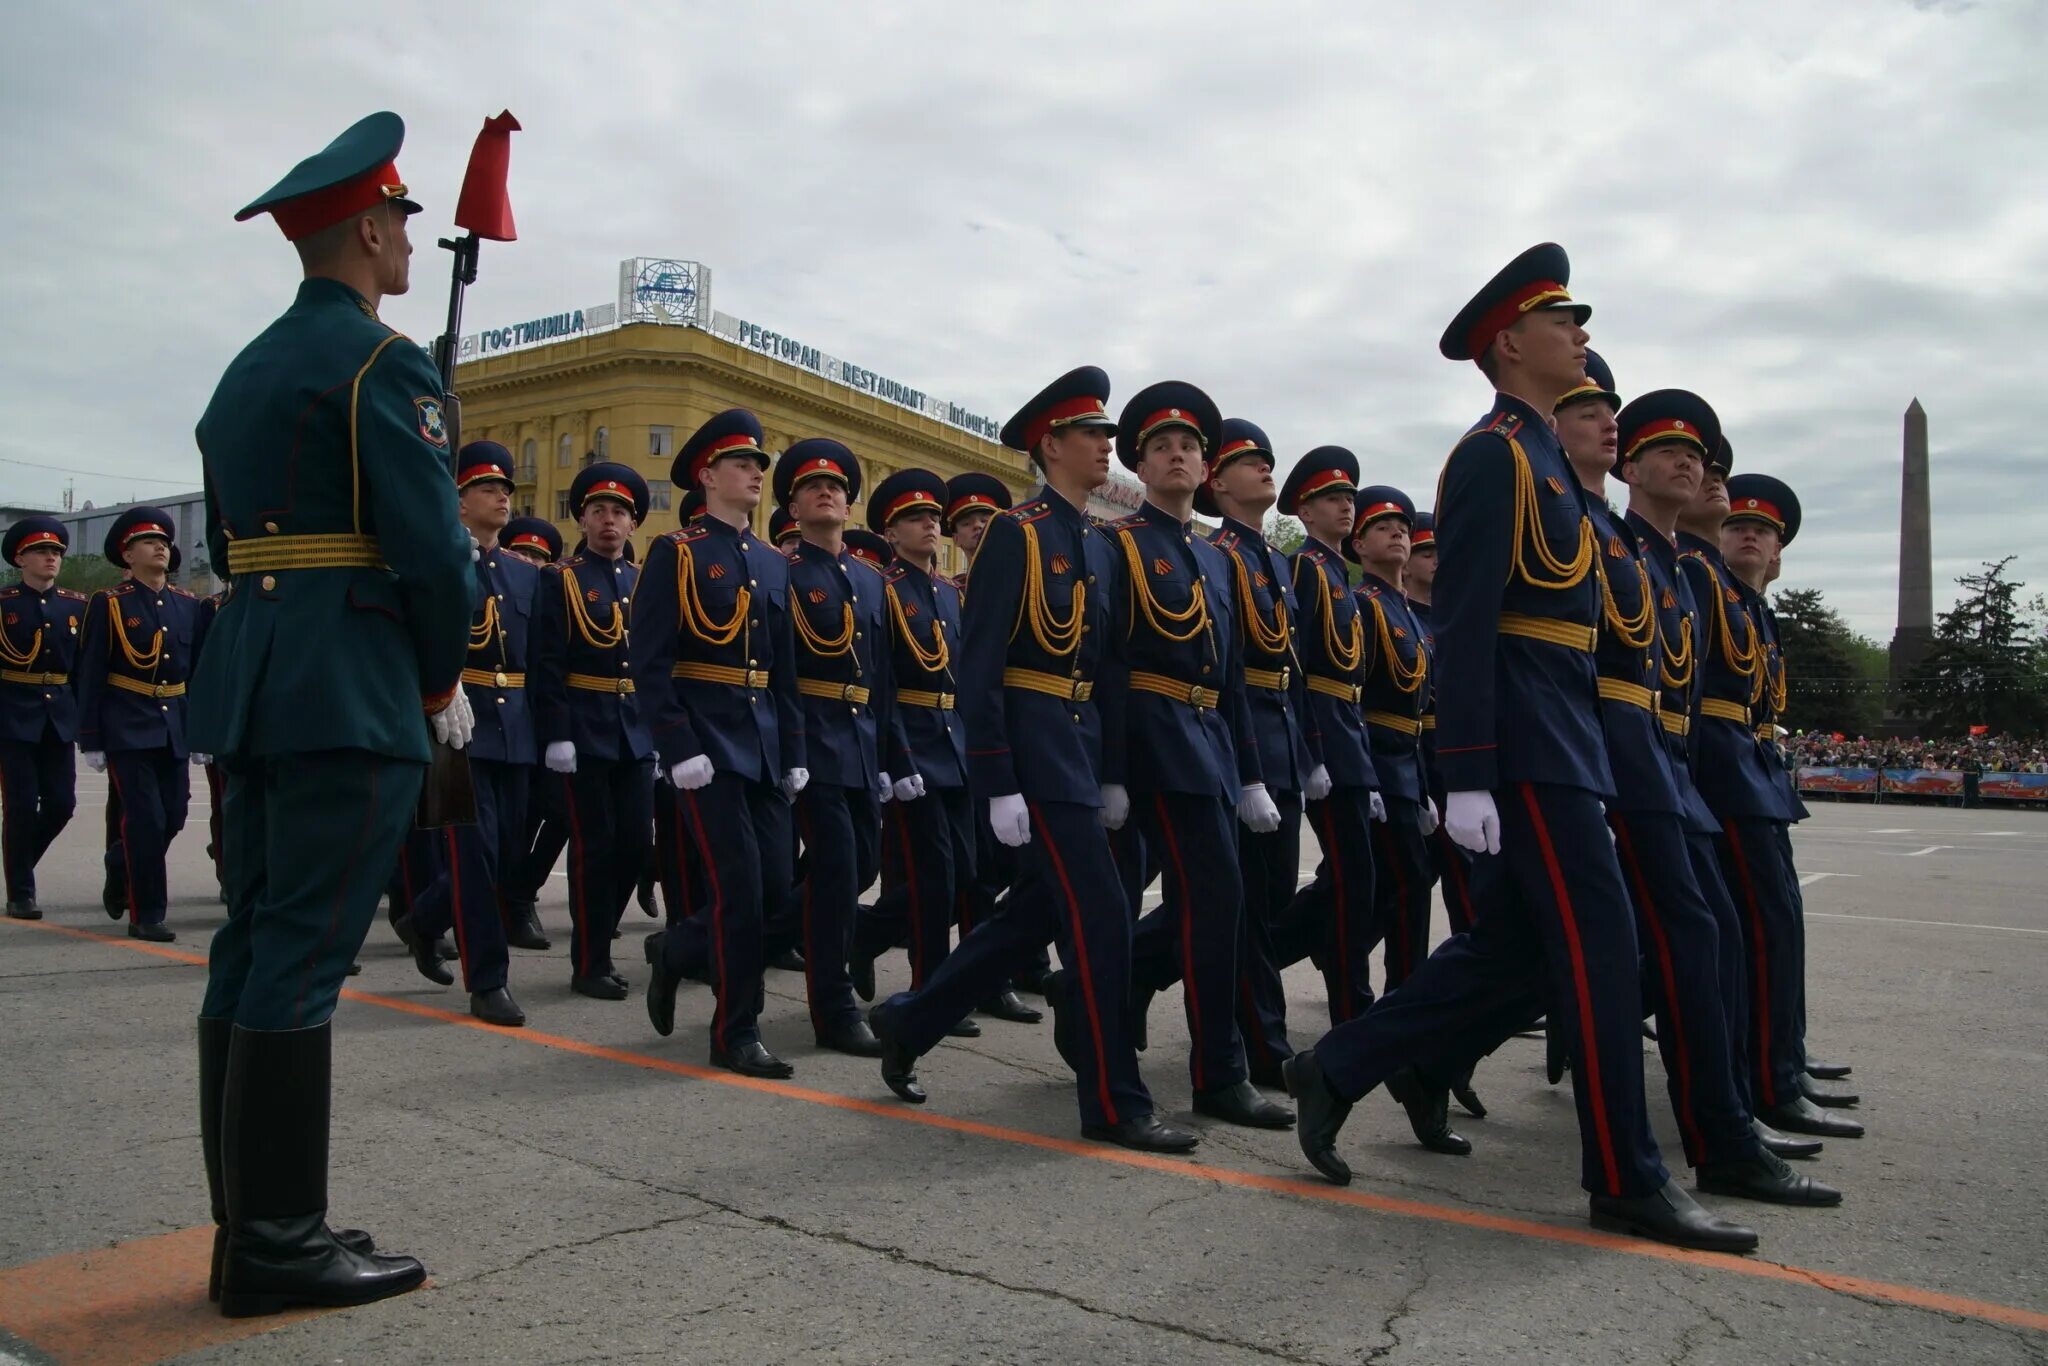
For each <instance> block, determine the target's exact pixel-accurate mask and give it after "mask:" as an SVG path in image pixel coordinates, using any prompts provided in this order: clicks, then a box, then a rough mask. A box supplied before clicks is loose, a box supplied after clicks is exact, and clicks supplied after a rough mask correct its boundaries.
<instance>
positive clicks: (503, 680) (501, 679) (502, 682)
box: [491, 669, 512, 688]
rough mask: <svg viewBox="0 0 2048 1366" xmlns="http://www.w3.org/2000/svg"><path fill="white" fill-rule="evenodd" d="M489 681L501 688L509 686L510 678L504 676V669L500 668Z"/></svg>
mask: <svg viewBox="0 0 2048 1366" xmlns="http://www.w3.org/2000/svg"><path fill="white" fill-rule="evenodd" d="M491 681H492V682H493V683H496V684H497V685H498V686H499V687H501V688H503V687H508V686H510V684H511V681H512V680H510V679H509V678H507V677H505V671H504V670H503V669H500V670H498V672H497V673H496V675H494V676H493V677H492V679H491Z"/></svg>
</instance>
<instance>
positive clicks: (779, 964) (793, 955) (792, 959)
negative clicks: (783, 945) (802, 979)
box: [768, 949, 804, 972]
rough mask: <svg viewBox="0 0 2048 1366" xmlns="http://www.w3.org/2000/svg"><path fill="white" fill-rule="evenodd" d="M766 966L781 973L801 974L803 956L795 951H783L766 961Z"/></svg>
mask: <svg viewBox="0 0 2048 1366" xmlns="http://www.w3.org/2000/svg"><path fill="white" fill-rule="evenodd" d="M768 966H769V967H771V968H775V969H777V970H778V971H781V972H802V971H803V970H804V956H803V955H802V954H801V953H799V952H797V951H796V950H795V949H784V950H783V951H782V952H781V953H778V954H776V955H775V956H774V957H773V958H771V959H769V960H768Z"/></svg>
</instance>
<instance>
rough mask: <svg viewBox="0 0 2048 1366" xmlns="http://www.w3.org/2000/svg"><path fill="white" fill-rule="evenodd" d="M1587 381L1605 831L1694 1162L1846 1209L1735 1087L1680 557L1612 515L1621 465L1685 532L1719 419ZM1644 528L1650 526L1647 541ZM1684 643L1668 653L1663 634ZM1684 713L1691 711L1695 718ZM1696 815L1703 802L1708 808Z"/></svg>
mask: <svg viewBox="0 0 2048 1366" xmlns="http://www.w3.org/2000/svg"><path fill="white" fill-rule="evenodd" d="M1586 371H1587V382H1586V383H1585V384H1584V385H1581V386H1580V387H1579V388H1577V389H1573V390H1568V391H1567V392H1566V393H1565V395H1564V396H1563V398H1562V399H1561V400H1560V401H1559V403H1558V406H1557V419H1556V420H1557V434H1558V440H1559V443H1560V444H1561V445H1562V446H1563V447H1564V450H1565V455H1566V456H1567V458H1569V459H1570V461H1571V463H1572V469H1573V471H1574V472H1575V473H1576V474H1577V475H1578V478H1579V482H1580V485H1581V486H1582V487H1584V488H1585V489H1586V490H1587V492H1588V493H1589V494H1591V495H1592V497H1590V498H1589V499H1588V500H1587V505H1588V507H1589V509H1590V511H1591V513H1592V518H1593V530H1594V535H1595V536H1596V537H1597V538H1598V539H1599V544H1600V558H1599V559H1598V560H1597V561H1596V564H1597V566H1598V568H1597V570H1596V573H1597V574H1598V577H1599V579H1600V596H1601V621H1600V627H1599V630H1600V641H1599V644H1598V646H1597V647H1596V649H1595V653H1594V663H1595V666H1596V667H1597V668H1598V670H1599V673H1600V680H1599V685H1598V686H1599V690H1600V722H1601V730H1602V735H1603V738H1604V739H1605V741H1606V745H1607V760H1608V764H1609V767H1610V768H1611V769H1612V771H1613V774H1614V789H1615V791H1614V795H1613V796H1612V797H1610V798H1609V799H1608V802H1607V808H1608V809H1607V823H1608V825H1609V827H1610V828H1611V829H1612V830H1613V831H1614V835H1615V852H1616V853H1617V854H1618V855H1619V856H1620V859H1621V866H1622V872H1623V875H1624V878H1625V880H1626V882H1627V884H1628V889H1629V895H1630V899H1631V900H1632V901H1633V902H1634V905H1635V912H1636V927H1637V932H1638V939H1639V942H1640V943H1641V945H1642V950H1643V956H1644V960H1645V972H1644V978H1645V981H1646V982H1647V984H1648V993H1647V994H1648V996H1649V999H1650V1003H1651V1004H1652V1005H1653V1006H1654V1008H1655V1010H1656V1013H1657V1043H1658V1050H1659V1051H1660V1052H1661V1053H1662V1054H1663V1057H1664V1072H1665V1079H1666V1082H1667V1084H1668V1087H1669V1090H1670V1096H1671V1108H1672V1111H1673V1113H1674V1114H1675V1115H1676V1116H1677V1118H1678V1128H1679V1135H1680V1139H1681V1141H1682V1143H1683V1145H1684V1148H1685V1156H1686V1162H1687V1163H1688V1165H1690V1166H1691V1167H1693V1168H1694V1169H1695V1171H1696V1173H1697V1180H1698V1184H1699V1188H1700V1189H1701V1190H1704V1191H1711V1192H1714V1193H1716V1194H1721V1195H1735V1196H1743V1197H1747V1198H1751V1199H1757V1200H1767V1201H1771V1202H1773V1203H1778V1204H1807V1205H1832V1204H1839V1203H1840V1202H1841V1198H1842V1197H1841V1193H1840V1192H1839V1191H1836V1190H1834V1189H1832V1188H1830V1187H1828V1186H1824V1185H1822V1184H1820V1183H1819V1182H1816V1181H1814V1180H1812V1179H1811V1178H1809V1177H1804V1176H1796V1175H1794V1174H1793V1172H1792V1169H1791V1168H1789V1167H1787V1166H1786V1165H1785V1163H1784V1161H1783V1160H1782V1159H1781V1158H1779V1157H1778V1156H1776V1155H1775V1154H1772V1153H1769V1152H1767V1151H1765V1149H1764V1148H1763V1146H1762V1144H1761V1142H1760V1141H1759V1138H1758V1135H1757V1134H1756V1132H1755V1130H1754V1129H1753V1128H1752V1126H1751V1122H1750V1113H1749V1103H1748V1101H1747V1099H1746V1098H1745V1096H1744V1094H1743V1091H1742V1088H1741V1087H1740V1086H1739V1085H1738V1084H1737V1081H1736V1077H1735V1068H1736V1065H1737V1062H1738V1058H1737V1054H1736V1050H1735V1048H1734V1046H1733V1045H1732V1044H1731V1042H1730V1040H1729V1033H1728V1026H1729V1012H1728V1004H1727V993H1728V990H1729V987H1730V985H1731V981H1732V980H1733V979H1735V974H1736V969H1737V968H1738V966H1739V963H1740V960H1741V955H1740V953H1739V951H1738V950H1737V948H1736V944H1737V943H1738V942H1739V934H1740V931H1739V928H1738V926H1737V924H1736V921H1735V917H1734V914H1733V908H1732V907H1729V906H1727V905H1726V904H1725V902H1723V903H1721V904H1719V905H1717V904H1716V902H1715V900H1714V899H1712V898H1710V897H1709V895H1708V894H1707V892H1706V891H1705V890H1704V889H1703V888H1702V887H1701V885H1700V883H1699V880H1698V878H1697V877H1696V876H1695V875H1694V873H1693V867H1692V861H1691V857H1690V854H1689V852H1688V849H1687V837H1686V826H1687V820H1688V806H1687V800H1686V797H1687V793H1686V790H1685V789H1689V788H1690V786H1691V784H1690V781H1689V779H1688V780H1686V781H1685V782H1684V783H1683V784H1682V785H1681V780H1680V779H1679V776H1678V773H1679V771H1680V770H1682V768H1683V767H1684V766H1683V764H1682V763H1680V764H1678V765H1674V764H1673V762H1672V759H1671V755H1670V750H1669V748H1668V747H1667V745H1666V743H1665V741H1666V739H1667V733H1666V731H1665V729H1664V725H1663V721H1662V716H1663V698H1664V690H1665V687H1666V686H1667V684H1666V680H1667V678H1670V679H1677V678H1679V677H1680V676H1681V675H1683V674H1684V673H1685V672H1687V669H1688V666H1689V665H1690V659H1689V658H1687V656H1688V654H1689V644H1690V636H1689V635H1688V634H1686V633H1685V632H1686V627H1685V626H1684V625H1683V624H1681V623H1683V621H1684V614H1683V604H1682V603H1681V601H1680V599H1679V597H1678V587H1677V579H1676V574H1677V559H1676V548H1675V547H1674V546H1673V545H1672V543H1671V541H1670V540H1669V538H1668V536H1667V535H1666V534H1665V533H1663V532H1659V531H1656V530H1655V529H1654V527H1652V525H1651V524H1650V523H1649V522H1647V521H1645V520H1643V519H1642V518H1641V517H1637V518H1636V519H1635V520H1633V521H1630V520H1627V519H1624V518H1622V517H1618V516H1616V515H1615V514H1614V513H1613V512H1612V511H1611V510H1610V509H1609V506H1608V503H1607V472H1608V470H1609V469H1610V468H1613V467H1614V466H1615V463H1616V453H1617V451H1618V452H1619V455H1620V469H1621V470H1622V477H1623V479H1624V480H1625V481H1626V482H1627V483H1628V484H1629V486H1630V489H1631V495H1632V501H1634V500H1635V499H1634V495H1635V493H1636V490H1637V487H1638V486H1640V493H1641V498H1640V501H1642V502H1643V504H1644V506H1645V507H1646V508H1656V509H1661V510H1662V513H1663V515H1664V516H1666V517H1668V518H1669V519H1673V520H1675V518H1676V517H1677V514H1678V511H1679V509H1680V508H1682V507H1683V506H1684V505H1685V504H1686V502H1687V501H1689V500H1690V498H1691V495H1692V492H1693V490H1694V489H1695V488H1696V487H1697V486H1698V483H1699V478H1700V476H1701V474H1702V473H1703V471H1704V461H1705V456H1706V453H1707V452H1708V451H1709V450H1711V449H1713V448H1714V447H1715V445H1716V444H1718V442H1719V437H1720V421H1719V419H1718V418H1717V417H1716V416H1715V415H1714V411H1713V409H1712V408H1710V407H1708V406H1707V404H1706V402H1705V401H1704V400H1702V399H1700V398H1699V397H1698V396H1697V395H1694V394H1691V393H1688V392H1686V391H1684V390H1681V389H1660V390H1656V391H1654V392H1652V393H1648V394H1644V395H1642V396H1641V397H1639V398H1637V399H1636V400H1635V401H1634V402H1632V403H1630V404H1629V406H1628V407H1627V408H1625V409H1620V415H1619V419H1618V420H1617V417H1616V410H1617V409H1619V408H1620V399H1619V398H1618V397H1617V396H1616V395H1615V392H1614V387H1613V385H1614V381H1613V378H1612V377H1611V375H1610V374H1609V373H1608V370H1607V366H1606V364H1605V363H1604V362H1602V361H1601V360H1600V358H1599V357H1598V356H1597V355H1595V354H1594V353H1592V352H1591V351H1588V352H1587V353H1586ZM1639 528H1649V529H1650V535H1649V536H1648V537H1647V538H1644V537H1643V536H1642V535H1641V534H1640V532H1639ZM1667 621H1669V622H1671V623H1673V624H1674V626H1675V629H1676V633H1675V634H1674V635H1673V636H1672V637H1670V638H1668V639H1667V637H1666V636H1665V623H1666V622H1667ZM1681 714H1682V713H1681ZM1694 801H1695V802H1696V801H1697V797H1696V796H1695V797H1694Z"/></svg>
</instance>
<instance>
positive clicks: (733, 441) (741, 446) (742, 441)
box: [690, 432, 768, 478]
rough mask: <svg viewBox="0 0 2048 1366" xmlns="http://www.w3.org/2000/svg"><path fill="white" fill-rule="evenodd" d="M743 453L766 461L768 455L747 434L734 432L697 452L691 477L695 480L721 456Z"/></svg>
mask: <svg viewBox="0 0 2048 1366" xmlns="http://www.w3.org/2000/svg"><path fill="white" fill-rule="evenodd" d="M741 452H745V453H747V454H750V455H758V456H760V457H762V458H763V459H766V458H767V455H768V453H767V452H766V451H764V450H762V449H761V443H760V442H758V441H756V440H754V438H753V437H751V436H749V435H748V434H747V433H745V432H734V433H733V434H732V435H731V436H721V437H719V438H718V440H716V441H714V442H712V443H711V444H710V445H708V446H706V447H705V448H704V449H703V450H701V451H698V452H697V458H696V459H695V460H693V461H691V462H690V474H691V477H693V478H694V477H695V476H696V474H697V472H698V471H699V470H701V469H703V468H704V467H705V466H706V465H709V464H710V463H711V462H712V461H714V460H716V459H718V458H719V457H720V456H725V455H738V454H740V453H741Z"/></svg>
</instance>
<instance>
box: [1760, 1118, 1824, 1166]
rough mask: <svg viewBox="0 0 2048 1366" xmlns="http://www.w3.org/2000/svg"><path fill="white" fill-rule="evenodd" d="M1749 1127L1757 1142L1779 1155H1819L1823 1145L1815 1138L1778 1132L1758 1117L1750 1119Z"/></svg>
mask: <svg viewBox="0 0 2048 1366" xmlns="http://www.w3.org/2000/svg"><path fill="white" fill-rule="evenodd" d="M1749 1128H1750V1132H1751V1133H1754V1134H1755V1135H1756V1141H1757V1142H1759V1143H1761V1144H1763V1145H1764V1147H1765V1148H1766V1149H1767V1150H1769V1151H1770V1152H1774V1153H1776V1154H1777V1155H1778V1156H1780V1157H1819V1156H1820V1150H1821V1148H1822V1146H1823V1145H1822V1143H1821V1141H1820V1140H1819V1139H1817V1138H1793V1137H1792V1136H1791V1135H1789V1134H1781V1133H1779V1132H1778V1131H1777V1130H1776V1129H1773V1128H1772V1127H1771V1126H1770V1125H1768V1124H1766V1123H1764V1122H1763V1121H1762V1120H1760V1119H1752V1120H1750V1121H1749Z"/></svg>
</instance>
